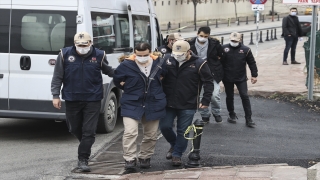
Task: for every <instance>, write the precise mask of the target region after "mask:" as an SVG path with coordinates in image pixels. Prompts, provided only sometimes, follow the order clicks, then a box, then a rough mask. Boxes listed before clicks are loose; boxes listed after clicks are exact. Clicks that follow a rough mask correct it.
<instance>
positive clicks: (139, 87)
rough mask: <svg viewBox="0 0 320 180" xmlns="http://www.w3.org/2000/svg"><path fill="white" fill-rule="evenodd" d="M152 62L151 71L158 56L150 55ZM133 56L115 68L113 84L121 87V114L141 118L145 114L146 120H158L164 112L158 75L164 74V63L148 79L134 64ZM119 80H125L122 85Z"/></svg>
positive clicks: (163, 99) (163, 97)
mask: <svg viewBox="0 0 320 180" xmlns="http://www.w3.org/2000/svg"><path fill="white" fill-rule="evenodd" d="M151 57H152V58H153V60H154V61H153V63H152V67H151V73H150V75H151V74H152V72H153V71H154V70H155V69H156V67H157V65H158V63H159V61H160V58H158V57H157V56H151ZM134 60H135V56H134V55H133V56H131V57H129V58H127V59H126V60H124V61H123V62H122V63H121V64H120V65H119V66H118V67H117V69H116V70H115V73H114V76H113V82H114V84H115V85H116V86H117V87H118V88H120V89H123V94H122V98H121V99H120V103H121V116H123V117H130V118H132V119H135V120H141V119H142V116H143V115H144V114H145V117H146V120H147V121H150V120H159V119H161V118H163V117H164V116H165V114H166V111H165V107H166V104H167V101H166V95H165V94H164V92H163V89H162V82H161V79H160V77H161V76H162V77H163V76H165V67H166V66H165V64H164V63H163V65H162V67H161V68H160V69H159V70H158V71H157V74H156V75H155V77H154V78H153V79H149V78H148V77H147V76H146V75H145V74H144V73H142V72H141V70H140V69H139V67H138V65H137V64H136V62H135V61H134ZM121 82H125V84H124V85H123V86H121V85H120V83H121Z"/></svg>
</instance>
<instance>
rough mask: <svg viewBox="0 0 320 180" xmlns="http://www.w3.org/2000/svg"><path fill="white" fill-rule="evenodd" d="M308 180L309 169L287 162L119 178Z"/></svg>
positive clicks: (174, 171)
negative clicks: (290, 164) (289, 164)
mask: <svg viewBox="0 0 320 180" xmlns="http://www.w3.org/2000/svg"><path fill="white" fill-rule="evenodd" d="M179 179H180V180H181V179H183V180H307V170H306V169H305V168H301V167H297V166H288V165H287V164H269V165H268V164H265V165H256V166H236V167H231V166H225V167H212V168H210V167H208V168H198V169H183V170H179V171H176V170H171V171H165V172H161V171H158V172H152V173H145V174H141V173H135V174H128V175H124V176H122V177H121V178H119V179H118V180H179Z"/></svg>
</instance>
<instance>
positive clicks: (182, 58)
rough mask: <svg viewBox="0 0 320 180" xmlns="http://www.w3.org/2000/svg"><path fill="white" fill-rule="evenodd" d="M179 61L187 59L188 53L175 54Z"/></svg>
mask: <svg viewBox="0 0 320 180" xmlns="http://www.w3.org/2000/svg"><path fill="white" fill-rule="evenodd" d="M173 57H174V58H175V59H176V60H177V61H178V62H183V61H185V60H186V58H187V55H186V54H183V55H181V56H173Z"/></svg>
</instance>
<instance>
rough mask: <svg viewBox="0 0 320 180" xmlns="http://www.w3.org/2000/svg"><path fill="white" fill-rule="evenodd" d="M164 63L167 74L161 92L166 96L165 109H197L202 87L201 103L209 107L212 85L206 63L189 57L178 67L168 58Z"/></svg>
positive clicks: (176, 62) (172, 59) (211, 78)
mask: <svg viewBox="0 0 320 180" xmlns="http://www.w3.org/2000/svg"><path fill="white" fill-rule="evenodd" d="M165 63H166V65H167V68H166V69H167V74H166V76H165V77H164V79H163V90H164V92H165V94H166V96H167V107H171V108H175V109H197V106H198V97H199V94H200V90H201V87H202V85H203V87H204V94H203V98H202V99H201V103H202V104H203V105H206V106H209V103H210V100H211V95H212V92H213V89H214V85H213V76H212V74H211V71H210V69H209V67H208V64H207V63H206V61H204V60H202V59H200V58H198V57H195V56H191V58H190V59H189V60H188V61H186V62H185V63H183V64H182V65H181V66H180V67H179V62H178V61H176V60H175V59H174V58H173V57H170V58H169V59H168V60H166V62H165Z"/></svg>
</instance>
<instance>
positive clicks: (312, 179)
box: [307, 163, 320, 180]
mask: <svg viewBox="0 0 320 180" xmlns="http://www.w3.org/2000/svg"><path fill="white" fill-rule="evenodd" d="M307 179H308V180H320V163H317V164H315V165H313V166H311V167H310V168H308V169H307Z"/></svg>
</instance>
